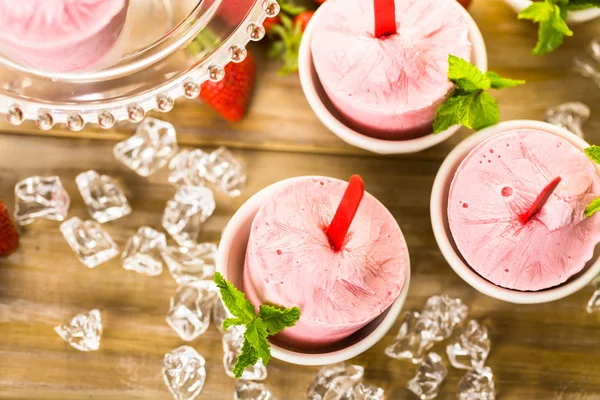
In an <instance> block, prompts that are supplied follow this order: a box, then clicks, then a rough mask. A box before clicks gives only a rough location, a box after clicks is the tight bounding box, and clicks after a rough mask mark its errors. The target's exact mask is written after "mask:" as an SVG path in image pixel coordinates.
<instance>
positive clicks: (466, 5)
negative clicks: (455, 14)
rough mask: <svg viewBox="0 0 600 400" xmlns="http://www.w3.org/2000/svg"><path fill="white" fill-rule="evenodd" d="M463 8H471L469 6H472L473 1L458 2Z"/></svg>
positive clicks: (461, 0)
mask: <svg viewBox="0 0 600 400" xmlns="http://www.w3.org/2000/svg"><path fill="white" fill-rule="evenodd" d="M457 1H458V2H459V3H460V5H461V6H463V7H464V8H467V7H469V5H470V4H471V0H457Z"/></svg>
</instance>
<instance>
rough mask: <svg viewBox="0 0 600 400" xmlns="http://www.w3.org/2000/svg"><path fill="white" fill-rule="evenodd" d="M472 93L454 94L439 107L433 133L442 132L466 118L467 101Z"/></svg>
mask: <svg viewBox="0 0 600 400" xmlns="http://www.w3.org/2000/svg"><path fill="white" fill-rule="evenodd" d="M469 96H470V94H466V95H459V96H452V97H450V98H449V99H448V100H446V101H445V102H444V104H442V105H441V106H439V107H438V109H437V111H436V113H435V120H434V121H433V133H440V132H443V131H445V130H446V129H448V128H450V127H451V126H454V125H459V124H461V123H462V121H463V120H464V113H465V111H466V109H467V108H466V106H465V102H466V101H467V98H468V97H469Z"/></svg>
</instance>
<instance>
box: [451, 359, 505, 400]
mask: <svg viewBox="0 0 600 400" xmlns="http://www.w3.org/2000/svg"><path fill="white" fill-rule="evenodd" d="M493 377H494V374H493V373H492V370H491V369H490V368H489V367H485V368H481V369H472V370H470V371H467V373H466V374H465V376H464V377H463V378H462V379H461V380H460V381H459V382H458V386H457V388H456V395H457V397H458V400H495V399H496V392H495V387H494V380H493Z"/></svg>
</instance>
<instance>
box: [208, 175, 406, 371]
mask: <svg viewBox="0 0 600 400" xmlns="http://www.w3.org/2000/svg"><path fill="white" fill-rule="evenodd" d="M298 179H301V178H291V179H286V180H283V181H280V182H277V183H274V184H272V185H271V186H268V187H266V188H265V189H263V190H261V191H259V192H258V193H256V194H255V195H254V196H252V197H251V198H250V199H248V201H246V202H245V203H244V204H243V205H242V206H241V207H240V209H239V210H238V211H237V212H236V213H235V214H234V216H233V217H232V218H231V220H230V221H229V223H228V224H227V226H226V227H225V229H224V231H223V236H222V238H221V243H220V244H219V251H218V254H217V270H218V271H219V272H220V273H221V274H223V276H224V277H225V279H227V280H228V281H230V282H231V283H232V284H233V285H235V286H236V287H237V288H239V289H241V288H242V273H243V269H244V260H245V258H246V247H247V245H248V238H249V236H250V228H251V226H252V221H253V220H254V217H255V215H256V213H257V212H258V210H259V208H260V206H261V205H262V203H263V202H264V201H265V200H266V199H268V198H269V197H270V196H271V195H272V193H274V192H275V191H277V190H278V189H279V188H281V187H283V186H286V185H288V184H289V183H290V182H293V181H294V180H298ZM409 285H410V260H408V257H407V268H406V277H405V280H404V287H403V288H402V290H401V292H400V294H399V295H398V298H396V300H395V301H394V302H393V303H392V305H391V306H390V307H389V308H388V309H387V310H386V311H384V312H383V313H382V314H381V315H379V316H378V317H377V318H375V319H374V320H373V321H371V322H370V323H369V324H367V325H366V326H365V327H363V328H362V329H360V330H359V331H358V332H356V333H354V334H353V335H351V336H350V337H348V338H346V339H344V340H342V341H341V342H340V343H338V344H336V345H335V346H332V347H331V348H329V349H324V350H322V352H313V353H309V352H300V351H294V350H290V349H286V348H284V347H280V346H277V345H275V344H273V343H271V355H272V356H273V357H274V358H276V359H278V360H282V361H286V362H289V363H292V364H297V365H327V364H333V363H336V362H341V361H346V360H349V359H351V358H353V357H355V356H357V355H359V354H361V353H363V352H364V351H366V350H368V349H369V348H371V347H372V346H373V345H375V344H376V343H377V342H379V341H380V340H381V339H382V338H383V337H384V336H385V334H386V333H387V332H388V331H389V330H390V328H391V327H392V326H393V325H394V323H395V322H396V320H397V319H398V315H399V314H400V311H401V310H402V306H403V305H404V301H405V300H406V296H407V295H408V287H409Z"/></svg>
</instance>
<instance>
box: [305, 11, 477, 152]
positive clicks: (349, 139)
mask: <svg viewBox="0 0 600 400" xmlns="http://www.w3.org/2000/svg"><path fill="white" fill-rule="evenodd" d="M459 8H460V9H461V12H462V13H464V15H465V18H466V20H467V22H468V24H469V38H470V40H471V43H472V45H473V55H472V60H473V64H475V65H476V66H477V67H478V68H479V69H480V70H482V71H484V72H485V71H487V67H488V60H487V52H486V49H485V42H484V41H483V36H482V35H481V32H480V31H479V27H478V26H477V24H476V23H475V21H474V20H473V18H472V17H471V14H469V13H468V12H467V10H465V9H464V8H462V7H459ZM318 21H319V10H317V12H316V13H315V15H314V16H313V17H312V19H311V21H310V22H309V24H308V26H307V27H306V31H305V32H304V36H303V37H302V43H301V44H300V54H299V56H298V73H299V75H300V84H301V85H302V90H303V91H304V95H305V96H306V99H307V100H308V104H310V106H311V108H312V109H313V111H314V113H315V114H316V115H317V117H318V118H319V120H321V122H322V123H323V124H324V125H325V126H326V127H327V128H328V129H329V130H330V131H331V132H333V133H334V134H335V135H336V136H338V137H339V138H340V139H342V140H343V141H344V142H346V143H348V144H351V145H352V146H355V147H359V148H361V149H364V150H369V151H372V152H374V153H379V154H402V153H416V152H418V151H421V150H425V149H427V148H429V147H433V146H435V145H436V144H438V143H441V142H443V141H444V140H446V139H448V138H449V137H450V136H452V135H453V134H454V133H456V131H458V129H460V126H459V125H457V126H453V127H451V128H449V129H447V130H445V131H444V132H440V133H438V134H433V133H431V134H429V135H425V136H422V137H419V138H416V139H409V140H383V139H376V138H373V137H370V136H367V135H363V134H362V133H360V132H358V131H355V130H354V129H352V128H350V127H348V126H346V124H345V123H344V121H343V120H341V119H339V118H338V116H339V114H338V112H337V111H336V109H335V107H334V106H333V104H332V103H331V101H330V100H329V99H328V97H327V94H326V93H325V91H324V89H323V87H322V85H321V82H320V81H319V77H318V75H317V72H316V71H315V67H314V65H313V60H312V51H311V42H312V35H313V30H314V27H315V25H316V24H317V23H318Z"/></svg>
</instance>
